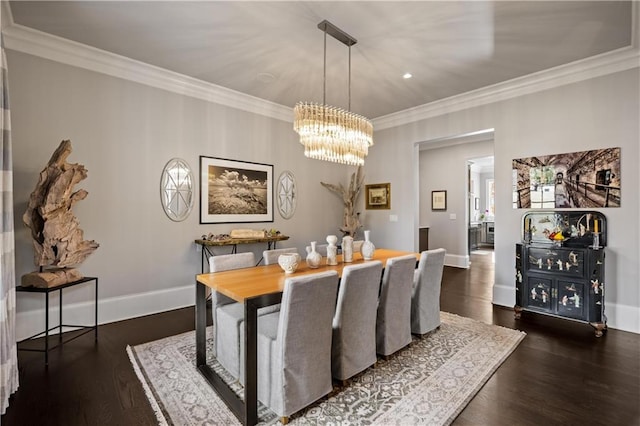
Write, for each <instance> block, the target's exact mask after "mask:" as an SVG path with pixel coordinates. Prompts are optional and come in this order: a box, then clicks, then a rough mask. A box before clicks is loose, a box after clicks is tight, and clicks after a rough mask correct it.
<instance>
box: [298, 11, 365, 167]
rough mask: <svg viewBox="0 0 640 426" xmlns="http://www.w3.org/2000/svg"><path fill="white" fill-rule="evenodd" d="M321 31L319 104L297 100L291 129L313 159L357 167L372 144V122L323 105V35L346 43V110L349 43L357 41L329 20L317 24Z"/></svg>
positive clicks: (325, 67) (325, 75) (324, 83)
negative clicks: (321, 55) (320, 91)
mask: <svg viewBox="0 0 640 426" xmlns="http://www.w3.org/2000/svg"><path fill="white" fill-rule="evenodd" d="M318 28H320V29H321V30H322V31H323V32H324V70H323V86H322V90H323V95H322V105H320V104H316V103H311V102H298V103H297V104H296V106H295V107H294V109H293V112H294V122H293V130H295V131H296V132H297V133H298V134H299V135H300V143H301V144H302V145H304V155H305V156H306V157H309V158H315V159H317V160H325V161H332V162H334V163H341V164H348V165H352V166H361V165H363V164H364V157H366V156H367V154H368V152H369V147H370V146H371V145H373V125H372V124H371V121H370V120H369V119H368V118H366V117H363V116H362V115H358V114H354V113H352V112H350V111H348V110H344V109H342V108H338V107H333V106H330V105H327V104H326V96H327V34H329V35H331V36H332V37H334V38H335V39H336V40H338V41H340V42H342V43H344V44H346V45H347V46H349V107H348V108H349V109H350V108H351V46H353V45H354V44H356V42H357V40H356V39H354V38H353V37H351V36H350V35H349V34H347V33H345V32H344V31H342V30H341V29H339V28H338V27H336V26H335V25H333V24H332V23H330V22H329V21H326V20H325V21H322V22H320V23H319V24H318Z"/></svg>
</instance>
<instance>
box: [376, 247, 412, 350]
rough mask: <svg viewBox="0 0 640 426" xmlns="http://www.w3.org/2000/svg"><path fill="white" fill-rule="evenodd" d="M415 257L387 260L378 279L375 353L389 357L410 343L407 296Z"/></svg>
mask: <svg viewBox="0 0 640 426" xmlns="http://www.w3.org/2000/svg"><path fill="white" fill-rule="evenodd" d="M415 271H416V257H415V256H414V255H406V256H399V257H394V258H391V259H389V260H387V265H386V266H385V268H384V273H383V275H382V286H381V288H380V298H379V301H378V316H377V320H376V351H377V352H378V353H379V354H380V355H382V356H385V357H387V356H389V355H391V354H393V353H395V352H397V351H399V350H400V349H402V348H404V347H405V346H407V345H408V344H409V343H411V292H412V288H413V277H414V272H415Z"/></svg>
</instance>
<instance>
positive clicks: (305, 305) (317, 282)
mask: <svg viewBox="0 0 640 426" xmlns="http://www.w3.org/2000/svg"><path fill="white" fill-rule="evenodd" d="M338 280H339V279H338V273H337V272H335V271H327V272H320V273H316V274H309V275H303V276H299V277H293V278H287V279H286V280H285V283H284V291H283V294H282V302H281V305H280V316H279V322H278V333H277V338H276V344H275V348H273V351H274V352H273V353H272V355H271V356H273V357H277V360H276V365H275V367H276V371H277V375H278V376H279V377H277V378H276V379H275V381H276V382H280V383H279V384H278V386H276V388H279V389H281V392H282V393H283V394H285V395H282V396H283V399H282V400H280V401H278V402H276V404H275V405H276V406H279V405H281V406H280V407H277V409H276V410H274V411H276V412H277V413H281V414H284V415H288V414H289V413H294V412H296V411H298V410H300V409H302V408H304V407H306V406H307V405H309V404H310V403H311V402H313V401H315V400H317V399H318V398H321V397H322V396H324V395H326V394H327V393H329V392H330V391H331V389H332V381H331V321H332V319H333V315H334V312H335V306H336V295H337V293H338ZM278 364H280V365H278ZM276 399H278V400H279V399H280V398H276ZM280 408H281V409H282V411H280V410H279V409H280Z"/></svg>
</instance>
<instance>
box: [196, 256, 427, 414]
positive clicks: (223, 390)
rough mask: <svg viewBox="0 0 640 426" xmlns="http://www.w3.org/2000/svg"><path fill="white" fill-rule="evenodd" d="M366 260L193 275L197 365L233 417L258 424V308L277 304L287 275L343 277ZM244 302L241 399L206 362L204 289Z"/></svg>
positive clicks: (384, 259) (383, 258)
mask: <svg viewBox="0 0 640 426" xmlns="http://www.w3.org/2000/svg"><path fill="white" fill-rule="evenodd" d="M409 254H412V255H414V256H415V257H416V262H417V261H418V260H419V258H420V254H419V253H414V252H407V251H398V250H388V249H376V250H375V252H374V256H373V259H372V260H379V261H381V262H382V264H383V267H384V266H385V265H386V262H387V260H389V259H391V258H393V257H398V256H404V255H409ZM365 262H367V261H366V260H364V259H363V258H362V255H361V254H360V253H355V254H354V258H353V262H350V263H344V262H342V256H340V255H338V264H337V265H333V266H330V265H326V258H325V259H323V263H322V264H321V266H320V267H319V268H315V269H312V268H309V266H307V264H306V262H305V261H304V260H302V261H301V262H300V264H299V266H298V268H297V269H296V271H295V272H294V273H291V274H285V273H284V271H283V270H282V268H280V266H279V265H277V264H275V265H267V266H255V267H252V268H243V269H235V270H230V271H222V272H212V273H207V274H198V275H196V310H195V322H196V324H195V327H196V367H197V368H198V370H199V371H200V373H201V374H202V375H203V377H204V378H205V379H206V380H207V382H209V384H210V385H211V386H212V387H213V389H214V390H215V391H216V393H217V394H218V395H219V396H220V398H221V399H222V400H223V401H224V402H225V404H226V405H227V406H228V407H229V409H231V411H232V412H233V413H234V414H235V416H236V417H237V418H238V419H239V420H240V421H241V422H242V423H243V424H245V425H254V424H256V423H258V392H257V389H258V381H257V377H258V374H257V348H258V347H257V329H258V313H257V311H258V309H259V308H262V307H264V306H269V305H274V304H277V303H280V301H281V300H282V291H283V289H284V283H285V280H286V279H287V278H290V277H297V276H301V275H308V274H313V273H317V272H323V271H336V272H338V276H342V270H343V269H344V267H346V266H349V265H358V264H362V263H365ZM207 287H209V288H211V289H213V290H215V291H217V292H220V293H222V294H224V295H225V296H228V297H230V298H232V299H233V300H235V301H237V302H239V303H243V304H244V320H245V324H246V326H245V327H244V342H245V348H246V350H245V353H244V356H245V363H244V366H245V374H244V377H245V384H244V398H240V397H239V396H238V395H236V393H235V392H234V391H233V390H232V389H231V387H230V386H229V385H228V384H227V383H226V382H225V381H224V380H223V379H222V378H221V377H220V376H219V375H218V374H217V373H216V372H215V371H214V370H213V369H212V368H211V367H210V366H209V365H208V364H207V361H206V360H207V348H206V326H207V306H206V288H207Z"/></svg>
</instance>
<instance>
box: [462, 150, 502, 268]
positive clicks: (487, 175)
mask: <svg viewBox="0 0 640 426" xmlns="http://www.w3.org/2000/svg"><path fill="white" fill-rule="evenodd" d="M467 184H468V197H467V201H468V206H469V208H468V214H467V218H468V222H467V223H468V229H469V236H468V243H469V244H468V254H469V257H470V259H471V255H472V254H476V255H489V254H490V255H491V256H492V258H493V245H494V236H495V226H496V222H495V181H494V157H493V156H484V157H476V158H471V159H469V160H467ZM470 263H472V262H470Z"/></svg>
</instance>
